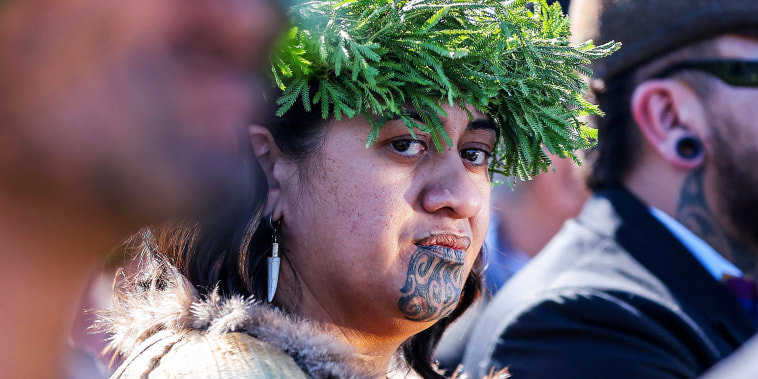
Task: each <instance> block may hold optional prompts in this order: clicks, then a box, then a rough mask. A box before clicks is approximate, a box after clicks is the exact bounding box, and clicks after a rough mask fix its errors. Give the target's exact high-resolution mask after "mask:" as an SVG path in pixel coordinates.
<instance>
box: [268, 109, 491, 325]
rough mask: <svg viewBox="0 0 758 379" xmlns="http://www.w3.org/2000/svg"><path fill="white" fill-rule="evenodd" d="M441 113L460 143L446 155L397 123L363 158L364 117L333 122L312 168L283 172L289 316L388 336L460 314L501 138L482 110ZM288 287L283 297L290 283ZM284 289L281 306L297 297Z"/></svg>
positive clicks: (480, 237)
mask: <svg viewBox="0 0 758 379" xmlns="http://www.w3.org/2000/svg"><path fill="white" fill-rule="evenodd" d="M445 110H446V112H447V117H444V118H443V123H444V126H445V130H446V131H447V133H448V134H449V136H450V138H451V139H452V142H453V143H452V145H451V146H447V145H445V146H444V150H443V151H441V152H440V151H438V150H437V148H436V147H435V146H434V143H433V142H432V136H431V135H429V134H426V133H423V132H421V131H418V130H417V131H416V132H415V137H414V136H412V135H411V134H410V133H409V131H408V129H407V128H406V126H405V125H404V124H403V122H402V121H401V120H394V121H390V122H389V123H387V124H386V125H385V126H384V127H383V128H382V130H381V132H380V135H379V139H378V141H377V142H376V143H374V144H373V145H372V146H370V147H368V148H367V147H366V137H367V136H368V134H369V131H370V127H369V125H368V122H367V121H366V120H365V119H357V118H356V119H352V120H342V121H333V122H331V123H330V125H329V126H327V132H326V136H325V141H324V144H323V149H322V150H321V151H320V152H319V153H317V154H316V156H315V157H314V158H313V159H312V160H311V161H310V162H308V163H307V164H304V165H300V166H297V165H296V164H294V163H291V164H290V163H287V165H289V166H288V168H286V169H284V170H281V171H279V177H280V178H283V180H281V183H282V188H281V191H282V192H281V198H280V200H279V207H280V208H279V210H280V211H281V214H282V228H281V230H282V239H281V243H282V247H283V249H284V255H285V256H286V258H287V259H288V260H289V261H290V263H291V267H292V269H293V270H294V271H295V273H296V275H297V277H298V279H299V281H300V283H298V284H297V285H299V286H300V287H301V291H302V301H300V298H299V297H298V298H297V299H298V300H296V301H297V303H296V304H288V305H285V306H288V307H297V308H298V309H299V311H300V312H302V313H303V314H305V315H306V316H308V317H310V318H314V319H316V320H320V321H326V322H333V323H336V324H337V325H343V326H346V327H349V328H356V329H358V330H367V329H372V330H377V331H386V332H388V333H396V331H390V330H388V329H387V322H388V320H389V321H390V322H392V323H394V324H395V325H398V326H400V325H407V324H408V320H411V321H415V322H423V323H424V324H418V325H428V324H427V323H432V322H435V321H437V320H439V319H440V318H441V317H444V316H446V315H448V314H449V313H450V312H451V311H452V310H453V309H454V308H455V306H456V305H457V303H458V299H459V297H460V293H461V289H462V287H463V283H464V281H465V278H466V277H467V276H468V274H469V272H470V270H471V267H472V264H473V262H474V259H475V258H476V255H477V254H478V253H479V251H480V249H481V246H482V243H483V240H484V235H485V233H486V228H487V223H488V218H489V197H490V181H489V175H488V170H487V163H488V159H487V158H488V157H489V153H490V152H491V151H492V150H493V148H494V144H495V140H496V132H495V125H494V123H493V122H492V121H490V120H489V119H488V118H486V117H485V116H484V115H483V114H481V113H479V112H476V111H473V110H471V111H472V113H473V114H474V120H470V119H469V117H468V115H467V113H466V112H465V111H463V110H462V109H460V108H458V107H454V108H451V107H447V108H445ZM298 170H306V172H305V175H300V174H301V172H298ZM285 266H287V265H286V264H283V265H282V267H283V271H286V270H288V268H287V267H285ZM282 280H283V282H282V283H281V284H280V285H281V286H284V287H285V288H287V287H288V286H289V284H288V283H287V281H288V280H293V278H292V276H291V273H289V271H286V272H283V279H282ZM284 291H285V292H284V293H278V295H280V296H283V297H280V296H277V297H278V299H279V300H278V301H280V302H282V301H284V302H286V301H288V300H287V299H285V298H284V297H286V298H288V299H291V297H290V296H289V295H290V294H287V292H286V291H287V290H284ZM416 324H417V323H416Z"/></svg>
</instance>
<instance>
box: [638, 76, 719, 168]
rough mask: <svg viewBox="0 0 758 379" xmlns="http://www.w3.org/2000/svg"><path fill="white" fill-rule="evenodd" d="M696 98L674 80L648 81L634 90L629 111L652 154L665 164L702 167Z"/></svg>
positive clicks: (680, 166)
mask: <svg viewBox="0 0 758 379" xmlns="http://www.w3.org/2000/svg"><path fill="white" fill-rule="evenodd" d="M699 107H701V105H700V103H699V102H698V101H697V98H696V96H695V95H694V93H693V92H692V91H691V89H689V88H687V87H686V86H684V85H683V84H681V83H678V82H676V81H673V80H663V79H661V80H648V81H645V82H643V83H641V84H640V85H638V86H637V88H636V89H635V91H634V94H633V96H632V102H631V111H632V116H633V117H634V121H635V122H636V124H637V127H638V129H639V131H640V133H641V134H642V136H643V138H644V139H645V141H646V142H647V143H648V145H649V147H650V149H651V152H652V151H654V152H655V153H656V154H657V156H658V157H659V158H660V159H662V160H663V161H665V162H667V163H668V165H670V166H672V167H674V168H676V169H680V170H692V169H695V168H697V167H699V166H700V165H702V164H703V161H704V159H705V149H704V146H703V143H702V140H701V139H700V137H699V136H698V135H697V134H696V133H697V131H698V130H700V127H701V125H698V124H697V123H698V122H699V121H698V120H701V118H699V117H697V114H698V113H697V112H700V111H701V110H700V108H699Z"/></svg>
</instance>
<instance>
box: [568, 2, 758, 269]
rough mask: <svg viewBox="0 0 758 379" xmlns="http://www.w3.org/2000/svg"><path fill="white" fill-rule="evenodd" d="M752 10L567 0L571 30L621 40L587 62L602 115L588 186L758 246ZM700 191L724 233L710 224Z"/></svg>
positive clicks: (757, 42) (756, 55)
mask: <svg viewBox="0 0 758 379" xmlns="http://www.w3.org/2000/svg"><path fill="white" fill-rule="evenodd" d="M756 14H758V2H756V1H754V0H729V1H726V0H724V1H718V0H710V1H707V0H698V1H693V0H669V1H665V2H662V1H656V0H575V1H573V2H572V6H571V14H570V15H571V18H572V22H573V25H572V28H573V31H574V37H575V38H576V40H585V39H588V38H591V39H594V41H595V43H604V42H606V41H610V40H615V41H620V42H621V43H622V48H621V50H620V51H619V52H617V53H616V54H613V55H612V56H610V57H608V58H605V59H602V60H599V61H597V62H596V63H593V69H594V70H595V74H596V77H597V78H598V79H597V80H595V81H593V82H592V83H591V86H592V93H591V95H592V96H594V97H595V98H596V100H597V101H598V104H599V105H600V107H601V109H603V110H604V111H605V112H606V114H607V116H606V117H605V118H602V119H596V120H594V122H595V123H596V126H597V128H598V129H599V130H598V132H599V133H598V134H599V143H598V147H597V148H596V149H595V151H594V152H593V154H592V155H591V160H592V163H591V164H592V173H591V174H590V180H589V185H590V186H591V187H592V188H593V189H602V188H607V187H613V186H619V185H623V186H626V187H627V188H629V189H631V190H632V192H635V193H636V194H637V195H638V196H641V197H642V198H643V199H645V200H646V201H648V202H649V203H651V205H654V206H657V207H661V208H666V207H668V208H670V209H668V211H669V213H672V214H673V213H676V216H677V217H678V218H679V219H680V221H683V222H684V223H685V225H687V226H688V227H689V228H690V229H693V231H695V232H696V233H698V234H699V235H700V236H701V237H703V238H704V239H706V240H707V241H708V242H711V243H712V244H715V245H724V244H727V245H729V244H731V245H734V244H735V243H736V244H737V245H741V246H738V247H735V249H738V250H745V248H747V249H748V250H755V249H756V248H758V240H756V237H755V235H756V233H755V231H756V230H758V216H756V215H758V195H756V191H755V190H754V188H756V187H758V174H755V173H754V172H753V171H752V170H750V168H749V167H748V166H749V165H751V164H750V163H749V162H753V161H755V159H756V158H758V151H756V145H757V143H758V122H757V121H756V120H758V110H756V106H755V105H754V104H758V102H756V101H757V100H758V64H757V62H758V18H756V17H755V15H756ZM696 198H697V201H700V202H702V203H703V204H701V205H702V206H705V207H707V209H708V211H709V212H712V215H713V217H714V219H715V221H717V222H718V223H719V224H720V225H722V226H723V227H724V228H726V229H725V230H726V231H727V232H726V233H724V232H722V231H716V230H707V229H708V228H707V227H705V226H704V225H705V223H704V222H702V219H703V218H704V216H703V215H702V214H699V212H701V210H698V211H694V210H693V209H694V208H693V207H690V206H689V205H688V204H689V203H688V201H693V199H696ZM672 210H673V211H672ZM698 229H699V230H698ZM719 234H720V235H719ZM726 234H728V235H726ZM717 235H718V236H717ZM732 237H733V238H732ZM709 239H710V240H709ZM716 240H721V241H726V240H731V242H730V243H718V242H713V241H716ZM727 255H728V254H727Z"/></svg>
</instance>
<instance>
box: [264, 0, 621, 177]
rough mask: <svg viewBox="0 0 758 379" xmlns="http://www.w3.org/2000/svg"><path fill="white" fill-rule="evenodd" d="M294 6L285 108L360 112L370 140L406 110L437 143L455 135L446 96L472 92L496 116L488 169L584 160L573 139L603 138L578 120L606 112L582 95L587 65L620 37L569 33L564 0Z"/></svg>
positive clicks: (282, 56) (465, 98)
mask: <svg viewBox="0 0 758 379" xmlns="http://www.w3.org/2000/svg"><path fill="white" fill-rule="evenodd" d="M530 3H531V4H530ZM529 4H530V6H528V5H529ZM291 15H292V17H293V19H294V20H295V24H294V25H295V26H292V27H291V28H290V29H289V31H288V33H287V34H286V36H285V37H284V41H283V43H282V44H281V46H280V48H279V49H278V50H277V52H276V54H275V55H274V57H273V59H272V62H273V67H272V69H273V73H274V77H275V80H276V83H277V85H279V87H280V88H281V89H282V90H283V91H284V92H283V94H282V96H281V97H280V98H279V99H278V101H277V104H278V105H279V111H278V115H279V116H281V115H283V114H284V113H285V112H287V110H289V109H290V108H291V107H292V105H293V104H294V103H295V102H297V101H301V102H302V104H303V106H304V107H305V109H306V110H308V111H310V110H311V107H312V106H313V107H316V109H318V108H319V107H320V111H321V114H322V116H323V117H324V119H328V118H330V117H333V118H335V119H337V120H339V119H341V118H342V117H345V116H346V117H348V118H352V117H356V116H364V117H365V118H366V119H367V120H368V121H369V123H370V124H371V127H372V131H371V133H370V135H369V136H368V140H367V146H368V145H370V144H372V143H373V142H374V141H375V140H376V138H377V135H378V132H379V130H380V128H381V127H382V125H383V124H384V123H385V122H387V121H388V120H390V119H395V118H401V119H402V120H403V121H404V122H405V124H406V126H407V127H408V128H409V130H410V131H411V132H413V131H414V129H415V128H418V130H422V131H424V132H428V133H430V135H431V136H432V137H433V139H434V143H435V145H436V147H437V148H438V149H441V148H442V147H443V144H444V143H447V144H451V141H450V138H449V137H448V135H447V133H446V132H445V130H444V128H443V125H442V122H441V120H440V115H444V114H445V112H444V111H443V110H442V108H441V107H440V104H444V103H447V104H450V105H451V106H460V107H464V109H465V105H466V104H470V105H472V106H473V107H474V108H475V109H477V110H479V111H481V112H483V113H485V114H487V115H489V116H490V117H492V119H493V120H494V121H495V123H496V124H497V125H498V127H499V128H500V132H499V138H500V140H499V143H498V148H497V150H496V151H495V152H494V154H493V157H492V160H491V164H490V169H491V172H493V173H494V172H497V173H501V174H503V175H506V176H518V177H520V178H530V177H531V176H532V175H535V174H537V173H539V172H540V171H545V170H547V169H548V167H549V166H550V159H549V157H548V156H547V154H546V153H545V149H547V150H548V151H550V152H551V153H553V154H556V155H558V156H560V157H566V156H569V157H571V158H572V159H574V160H575V161H577V162H578V158H577V157H576V155H575V151H576V150H579V149H585V148H588V147H591V146H592V141H594V139H595V138H596V131H595V130H594V129H591V128H589V127H587V126H586V125H585V123H583V122H582V121H580V120H581V117H582V116H585V115H588V114H601V112H600V110H599V109H598V108H597V107H596V106H595V105H593V104H591V103H589V102H587V101H586V100H585V99H584V98H583V96H582V94H583V92H584V91H586V90H587V84H586V81H585V80H584V79H583V77H582V75H587V76H589V75H591V71H590V70H589V68H588V67H587V66H588V65H589V63H590V61H591V60H592V59H597V58H600V57H603V56H606V55H608V54H610V53H611V52H612V51H614V50H615V49H617V48H618V44H614V43H609V44H605V45H602V46H594V45H593V44H592V43H591V42H586V43H583V44H578V45H575V44H571V43H569V22H568V18H567V17H566V16H565V15H564V14H563V13H562V11H561V9H560V5H559V4H558V3H557V2H556V3H555V4H553V5H547V3H546V1H545V0H541V1H526V0H513V1H492V0H484V1H476V2H473V1H461V0H433V1H428V0H411V1H407V0H344V1H309V2H304V3H301V4H300V5H297V6H295V7H293V8H292V10H291ZM407 106H411V107H413V108H414V110H415V112H416V113H417V114H418V115H421V118H422V120H423V123H419V122H417V121H415V120H414V119H413V118H411V117H410V115H409V112H408V111H407V110H406V108H405V107H407Z"/></svg>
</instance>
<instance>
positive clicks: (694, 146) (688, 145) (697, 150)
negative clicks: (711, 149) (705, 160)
mask: <svg viewBox="0 0 758 379" xmlns="http://www.w3.org/2000/svg"><path fill="white" fill-rule="evenodd" d="M675 149H676V153H677V154H678V155H679V157H680V158H682V159H684V160H687V161H694V160H697V159H700V158H701V155H702V154H703V144H702V143H701V142H700V139H699V138H697V137H695V136H691V135H687V136H682V137H679V140H677V141H676V148H675Z"/></svg>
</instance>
